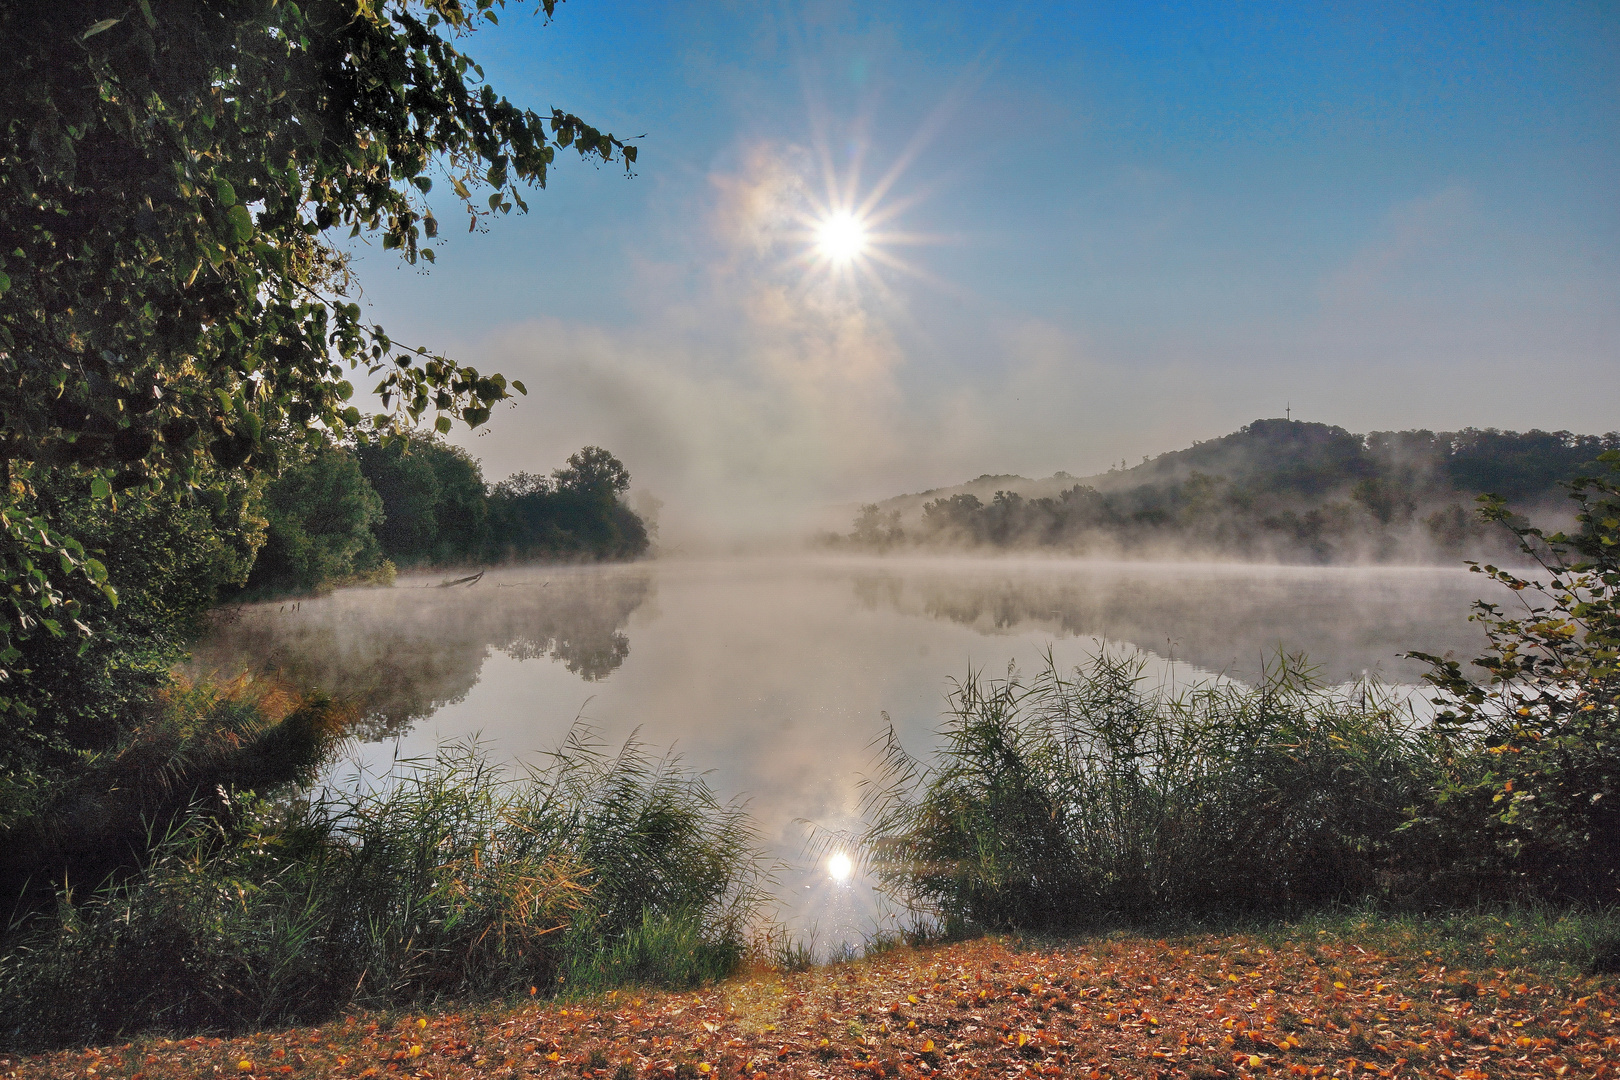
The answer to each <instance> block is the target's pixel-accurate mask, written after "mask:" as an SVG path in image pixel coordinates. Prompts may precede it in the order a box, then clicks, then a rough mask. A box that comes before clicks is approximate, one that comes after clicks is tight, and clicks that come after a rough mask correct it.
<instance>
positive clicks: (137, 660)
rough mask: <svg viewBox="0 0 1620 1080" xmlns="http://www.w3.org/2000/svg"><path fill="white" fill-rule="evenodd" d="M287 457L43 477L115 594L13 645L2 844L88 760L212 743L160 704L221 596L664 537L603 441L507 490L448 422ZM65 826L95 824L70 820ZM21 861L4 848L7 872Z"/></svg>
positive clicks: (618, 549) (603, 548) (299, 448)
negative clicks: (248, 469)
mask: <svg viewBox="0 0 1620 1080" xmlns="http://www.w3.org/2000/svg"><path fill="white" fill-rule="evenodd" d="M282 454H283V457H284V465H283V468H282V469H281V470H280V473H279V475H277V476H276V477H274V478H270V477H267V476H265V475H264V474H262V473H261V474H259V475H257V476H243V475H240V474H236V475H226V474H217V473H216V474H213V475H206V474H205V475H201V476H200V477H199V482H198V483H197V484H196V486H195V487H194V488H193V489H192V490H191V491H190V492H186V493H181V494H178V495H171V494H165V493H159V492H154V491H152V490H150V489H147V488H140V487H137V488H133V489H129V490H124V491H118V492H115V493H113V494H112V495H111V496H110V497H109V496H108V495H107V494H105V493H102V494H101V495H100V496H98V495H97V491H96V487H95V485H96V480H95V478H94V477H93V476H92V475H89V474H87V473H86V472H84V471H83V470H79V469H75V468H73V467H60V468H54V469H49V470H45V469H41V470H36V471H35V472H34V473H33V475H32V476H31V477H30V482H29V495H30V500H29V504H28V509H29V511H30V512H31V513H34V514H36V515H40V516H44V517H47V518H48V519H49V520H53V521H57V522H60V523H63V525H64V526H66V527H71V528H72V529H73V533H72V535H74V536H76V537H77V538H78V539H79V540H80V541H81V542H82V543H83V544H84V547H85V550H86V552H87V554H88V555H89V556H91V557H93V558H94V559H95V565H96V567H97V568H98V573H99V575H100V577H101V579H102V580H103V581H104V582H105V583H107V584H108V585H110V586H112V587H114V588H115V589H116V594H115V595H116V599H115V597H114V596H110V595H107V594H106V593H105V592H102V591H100V590H98V589H96V588H92V587H90V586H89V584H88V583H84V584H83V585H82V587H80V588H78V590H77V591H76V592H75V593H74V594H73V595H72V596H71V597H70V598H69V599H70V601H71V604H72V607H71V608H67V610H69V611H71V613H72V617H73V618H74V619H76V620H77V621H79V622H80V623H83V624H85V625H90V626H94V627H95V628H96V632H95V634H94V635H93V636H89V637H81V636H78V635H75V634H73V633H71V632H69V630H68V628H66V627H64V626H61V625H59V620H50V619H49V616H45V617H44V618H41V619H40V620H39V621H40V624H41V632H37V633H33V634H31V635H30V636H28V637H26V638H21V639H13V640H12V641H11V642H10V643H9V644H6V645H5V652H6V658H7V661H8V663H9V664H10V672H9V676H10V677H9V678H8V679H6V680H5V681H4V683H3V687H0V688H3V694H0V851H6V850H7V849H8V845H9V847H10V849H11V850H13V851H15V850H18V844H17V843H14V842H13V841H15V840H16V838H15V837H14V836H10V834H9V832H8V830H9V829H10V828H12V827H13V826H15V825H16V824H17V823H20V822H23V821H25V820H26V819H28V818H31V817H34V818H38V817H39V815H40V814H42V813H45V812H46V808H47V807H48V806H49V805H52V804H54V802H55V801H57V799H58V797H59V795H60V791H59V784H58V781H59V780H60V779H61V778H63V777H74V776H79V775H81V774H83V772H84V769H85V768H86V762H90V761H101V762H102V763H103V764H105V763H106V762H110V761H116V760H118V759H120V758H121V757H127V756H128V755H131V754H135V755H137V756H139V755H142V754H146V753H147V752H148V751H147V749H140V750H137V749H136V748H138V747H145V748H150V747H152V746H154V745H164V746H169V745H170V744H171V743H172V744H173V745H172V747H171V748H173V747H185V746H189V745H191V740H192V739H193V737H194V736H196V737H202V738H204V741H207V738H206V732H204V731H203V729H201V728H195V727H194V726H193V725H190V722H189V721H188V722H187V723H185V724H181V725H180V728H179V729H176V730H172V731H171V730H168V728H167V727H165V724H166V723H167V722H166V721H164V722H162V723H160V722H159V721H158V720H157V719H155V718H160V717H163V716H165V715H168V714H169V712H170V710H169V709H168V708H167V706H165V705H164V704H163V694H164V693H165V692H167V690H168V689H169V688H171V687H172V686H173V669H174V667H175V665H176V664H178V663H179V662H180V661H181V660H182V659H183V658H184V656H185V654H186V649H187V647H188V645H189V644H190V643H191V642H193V641H194V640H196V639H197V637H198V636H199V635H200V633H201V632H202V630H203V628H204V626H205V622H206V620H207V618H208V615H209V612H210V611H211V610H212V609H213V608H214V607H216V606H217V605H218V604H219V603H221V602H222V601H228V600H232V599H254V598H262V597H266V596H272V595H277V594H284V595H285V594H297V593H303V592H309V591H316V590H320V589H326V588H331V587H335V586H337V585H341V584H345V583H353V582H360V581H378V582H380V581H387V580H391V579H392V576H393V574H394V571H395V568H396V567H401V568H415V567H428V566H437V565H466V564H468V563H474V562H477V563H481V564H489V563H495V562H504V561H509V560H518V559H540V558H552V559H570V560H583V559H613V558H629V557H633V556H636V555H639V554H641V553H643V552H644V551H645V550H646V549H647V546H648V539H647V529H646V527H645V526H644V525H643V523H642V521H641V519H640V518H639V517H637V516H636V515H635V514H634V513H633V512H631V511H630V510H629V509H628V508H627V507H625V506H624V505H623V503H622V502H621V501H620V497H621V496H622V495H623V493H624V492H625V490H626V489H627V487H628V485H629V482H630V477H629V473H628V472H627V471H626V470H625V468H624V465H623V464H622V463H621V462H620V461H619V460H618V459H617V458H615V457H614V456H613V455H612V454H610V453H608V452H607V451H606V450H602V449H600V448H597V447H587V448H586V449H583V450H581V451H579V452H578V453H576V454H574V455H573V456H572V457H570V458H569V459H568V462H567V464H566V465H565V466H564V467H562V468H560V469H557V470H556V471H555V472H554V473H553V474H552V475H551V476H550V477H549V478H548V477H539V476H533V475H530V474H526V473H519V474H518V475H517V476H514V477H512V478H510V479H508V480H506V481H504V482H502V483H499V484H496V485H494V486H493V487H492V488H491V487H486V485H485V483H484V480H483V477H482V474H481V472H480V470H479V467H478V463H477V461H475V460H474V459H473V458H472V457H471V456H470V455H468V454H467V453H466V452H465V451H463V450H460V449H457V448H456V447H453V446H449V445H447V444H445V443H444V442H442V441H439V440H437V439H434V438H432V437H422V436H416V437H413V438H412V439H411V440H410V441H409V442H408V443H399V442H393V443H383V442H379V441H363V442H359V443H352V444H348V445H343V444H338V443H334V442H330V441H322V442H320V443H318V444H317V445H314V446H306V445H302V444H299V445H295V446H291V447H282ZM64 608H66V605H64ZM31 617H32V616H31ZM154 723H157V724H158V726H159V727H160V728H164V731H162V732H160V731H158V729H157V728H154V727H153V724H154ZM182 729H183V730H182ZM227 741H230V740H227ZM167 752H168V751H164V753H167ZM175 752H176V753H181V755H182V756H185V754H190V753H192V751H190V750H186V751H184V752H182V751H180V750H176V751H175ZM131 760H133V759H131ZM222 767H223V766H222ZM165 768H166V767H165ZM176 769H177V770H178V771H177V772H175V773H174V774H173V775H171V776H170V780H171V781H173V783H169V782H168V781H166V785H167V786H166V788H165V790H167V789H168V788H169V787H172V788H174V789H175V790H176V791H178V792H179V794H177V795H176V796H175V798H177V799H179V801H180V804H181V805H183V804H184V802H185V800H186V798H188V797H189V794H188V792H189V791H190V789H189V788H185V786H184V785H183V784H181V783H180V782H179V780H178V779H177V777H179V776H181V775H182V774H185V773H186V771H187V769H186V767H183V766H176ZM159 771H160V772H161V771H163V770H162V769H160V770H159ZM123 786H124V787H126V788H127V787H129V786H130V785H129V784H124V785H123ZM182 789H184V790H182ZM210 790H211V789H210ZM86 805H88V804H86ZM147 809H148V811H150V808H147ZM143 813H144V815H145V816H142V815H134V816H132V817H130V818H129V819H128V820H127V821H125V822H124V823H123V824H124V825H126V826H128V828H129V829H130V830H133V832H135V833H141V834H142V835H144V830H145V828H146V827H147V825H148V824H150V823H151V822H152V821H154V820H156V818H157V815H156V814H155V812H144V811H143ZM47 816H50V815H49V814H47ZM52 820H58V819H57V818H54V817H53V818H52ZM60 821H62V822H67V819H66V818H61V819H60ZM52 830H55V831H59V832H60V834H61V836H62V837H71V836H74V835H79V834H81V833H83V830H82V829H80V828H79V827H78V826H74V825H72V824H71V823H64V824H62V825H61V828H60V830H57V827H56V826H52ZM84 835H88V834H84ZM8 837H9V839H8ZM126 839H127V838H126ZM40 842H41V843H42V844H43V843H44V841H43V840H41V841H40ZM121 842H122V841H121ZM49 846H50V845H49V844H46V845H45V847H47V848H48V847H49ZM97 857H100V855H99V854H98V856H97ZM11 866H12V863H11V862H10V861H8V860H6V859H3V858H0V885H3V884H5V883H6V881H7V880H8V878H7V873H8V868H9V867H11ZM28 869H29V871H30V872H32V870H33V869H35V868H32V867H30V868H28ZM60 869H61V868H60V867H55V868H53V870H52V873H55V871H56V870H60ZM25 876H26V875H25ZM55 877H56V880H57V881H58V882H59V881H60V874H59V873H56V874H55ZM51 879H52V875H51V874H50V873H47V874H45V875H44V876H42V877H38V880H39V881H50V880H51Z"/></svg>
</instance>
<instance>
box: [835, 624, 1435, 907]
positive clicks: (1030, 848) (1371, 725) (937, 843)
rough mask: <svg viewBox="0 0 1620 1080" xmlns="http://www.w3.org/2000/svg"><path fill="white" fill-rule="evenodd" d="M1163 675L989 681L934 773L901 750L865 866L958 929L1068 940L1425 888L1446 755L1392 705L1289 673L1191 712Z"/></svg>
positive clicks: (1109, 664)
mask: <svg viewBox="0 0 1620 1080" xmlns="http://www.w3.org/2000/svg"><path fill="white" fill-rule="evenodd" d="M1144 665H1145V660H1144V659H1143V658H1141V657H1132V658H1125V659H1121V658H1115V657H1110V656H1108V655H1106V654H1102V655H1098V656H1096V657H1094V658H1093V659H1092V660H1090V662H1089V663H1088V664H1087V665H1086V666H1085V667H1083V668H1081V669H1079V670H1077V671H1075V672H1074V673H1073V675H1065V674H1064V673H1063V672H1061V671H1059V670H1058V668H1057V666H1056V664H1055V663H1054V662H1053V660H1052V658H1051V656H1050V655H1048V657H1047V662H1046V665H1045V667H1044V668H1043V669H1042V670H1040V671H1039V672H1038V673H1037V674H1036V675H1035V676H1034V677H1033V678H1032V679H1030V680H1028V681H1024V680H1021V679H1020V678H1019V677H1017V676H1016V675H1015V674H1012V673H1009V676H1008V677H1007V678H1006V679H1002V680H985V679H983V678H981V677H979V676H978V675H970V676H969V677H968V678H967V679H966V680H965V681H963V682H961V683H959V684H957V685H956V686H955V688H954V690H953V692H952V694H951V708H950V710H949V713H948V719H947V721H946V723H945V725H944V727H943V728H942V730H941V732H940V740H939V741H940V745H939V746H938V752H937V757H936V759H935V760H934V761H933V763H931V764H929V763H925V762H924V761H921V760H919V759H918V758H915V757H913V756H911V755H910V754H909V753H908V752H907V751H906V750H905V749H904V748H903V747H902V746H901V745H900V743H899V742H898V741H897V740H896V739H895V737H894V734H893V731H892V729H891V731H890V733H889V735H888V736H887V738H886V739H885V740H884V741H883V743H882V749H881V752H880V759H879V766H880V767H879V770H878V775H877V777H876V778H875V779H874V780H873V781H872V782H871V784H870V786H869V789H868V792H867V808H866V809H867V820H868V822H869V825H868V826H867V828H866V831H865V833H864V835H863V837H862V838H861V844H860V846H861V848H862V850H864V851H865V852H866V858H867V860H868V862H869V863H870V865H871V867H872V869H873V870H874V871H875V873H876V875H877V877H878V879H879V881H880V882H881V883H882V885H883V886H884V887H885V888H886V889H887V890H888V891H889V892H891V893H892V894H894V895H896V896H897V897H899V898H900V899H901V900H902V901H904V902H905V903H906V904H907V905H908V906H910V907H912V908H913V909H916V910H919V911H923V912H929V913H932V914H933V915H934V916H937V917H939V918H941V919H942V920H943V921H944V923H945V924H946V925H947V926H962V927H984V928H1002V927H1024V928H1053V929H1056V928H1064V927H1075V926H1081V925H1085V924H1090V923H1096V922H1099V921H1105V920H1137V921H1140V920H1149V919H1156V918H1162V917H1164V916H1166V915H1171V914H1180V915H1203V914H1213V913H1239V912H1257V913H1258V912H1280V911H1288V910H1297V909H1304V908H1310V907H1317V906H1321V905H1324V904H1330V903H1334V902H1343V901H1348V900H1353V899H1356V898H1359V897H1363V896H1367V895H1369V894H1373V893H1376V892H1378V891H1379V890H1381V889H1388V888H1395V887H1411V886H1412V882H1414V881H1417V880H1419V879H1421V878H1422V877H1423V874H1424V869H1423V867H1421V866H1420V865H1418V863H1417V861H1415V860H1413V859H1412V858H1410V857H1409V855H1408V854H1407V853H1406V852H1405V850H1404V848H1405V844H1404V838H1403V836H1402V835H1400V834H1399V833H1398V832H1397V830H1398V829H1399V827H1400V826H1401V825H1402V823H1403V822H1404V821H1405V820H1406V813H1405V811H1406V810H1407V808H1408V807H1411V806H1412V805H1413V804H1414V803H1416V802H1418V801H1420V800H1421V798H1422V797H1423V794H1424V792H1425V791H1426V790H1427V782H1428V778H1429V776H1430V775H1431V769H1430V765H1429V758H1430V756H1431V754H1432V747H1431V744H1430V741H1429V738H1428V736H1427V735H1426V734H1425V732H1424V730H1423V729H1422V728H1421V727H1420V726H1419V725H1417V724H1416V723H1415V722H1414V720H1413V718H1412V716H1411V715H1410V714H1409V713H1408V712H1406V711H1405V710H1403V709H1402V708H1401V707H1400V706H1399V705H1398V704H1397V703H1396V702H1395V701H1394V700H1392V699H1391V698H1390V697H1388V696H1387V695H1386V694H1384V693H1382V692H1380V691H1379V689H1378V688H1377V687H1375V686H1372V685H1365V686H1358V687H1356V688H1354V689H1353V690H1351V691H1349V692H1337V693H1335V692H1330V691H1329V690H1327V689H1325V688H1324V687H1322V686H1320V685H1318V684H1317V683H1316V682H1315V681H1314V680H1313V678H1312V676H1311V673H1310V671H1309V670H1308V669H1306V668H1305V667H1304V665H1303V663H1302V662H1301V661H1298V660H1292V659H1286V658H1283V659H1279V661H1278V662H1277V663H1276V664H1275V665H1273V667H1272V668H1271V670H1269V671H1268V672H1267V673H1266V676H1265V678H1264V679H1263V680H1262V682H1261V684H1260V685H1258V686H1255V687H1248V686H1242V685H1238V684H1235V683H1230V682H1220V681H1211V682H1206V683H1203V684H1199V685H1196V686H1193V687H1191V688H1186V689H1183V690H1181V691H1179V692H1174V691H1171V690H1167V689H1166V688H1164V687H1163V686H1162V685H1161V684H1160V683H1159V682H1158V681H1157V680H1150V679H1148V678H1147V675H1146V672H1145V668H1144ZM1397 879H1400V880H1397Z"/></svg>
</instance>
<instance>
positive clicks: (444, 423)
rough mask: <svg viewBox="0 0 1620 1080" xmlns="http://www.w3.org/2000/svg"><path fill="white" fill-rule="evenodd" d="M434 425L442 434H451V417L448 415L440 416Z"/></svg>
mask: <svg viewBox="0 0 1620 1080" xmlns="http://www.w3.org/2000/svg"><path fill="white" fill-rule="evenodd" d="M433 427H434V430H436V431H437V432H438V433H439V434H440V435H448V434H450V418H449V417H448V416H441V417H439V418H438V419H437V420H435V421H433Z"/></svg>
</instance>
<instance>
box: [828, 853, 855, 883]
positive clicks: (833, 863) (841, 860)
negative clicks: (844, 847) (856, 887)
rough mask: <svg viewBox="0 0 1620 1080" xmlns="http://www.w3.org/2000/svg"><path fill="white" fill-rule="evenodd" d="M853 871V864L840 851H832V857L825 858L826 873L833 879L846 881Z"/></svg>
mask: <svg viewBox="0 0 1620 1080" xmlns="http://www.w3.org/2000/svg"><path fill="white" fill-rule="evenodd" d="M854 872H855V864H854V863H852V862H851V861H850V858H849V856H848V855H845V854H844V853H843V852H842V851H837V852H834V853H833V856H832V858H830V859H828V860H827V874H828V876H830V877H831V878H832V879H833V880H834V881H848V880H849V876H850V874H852V873H854Z"/></svg>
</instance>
